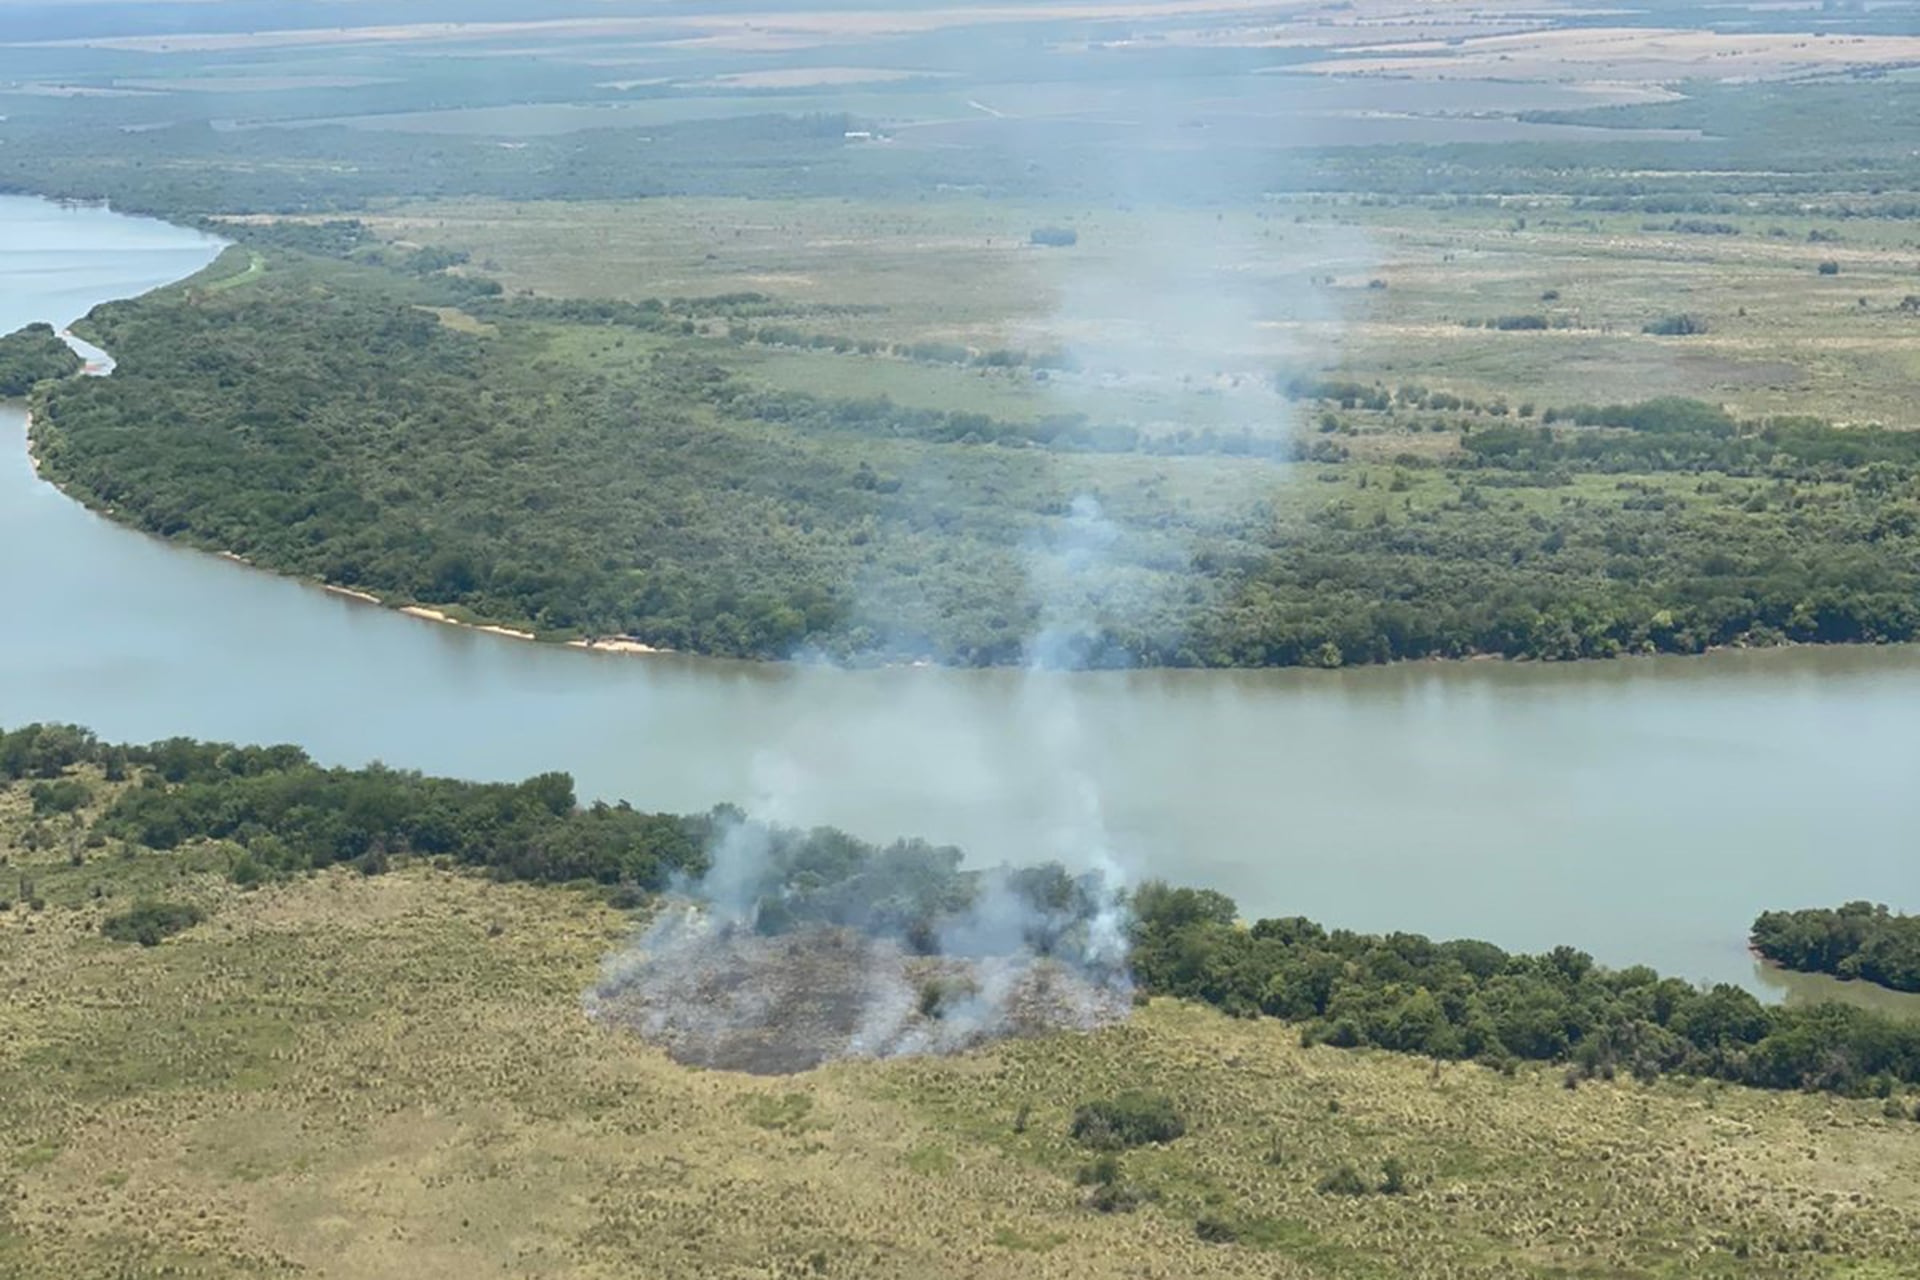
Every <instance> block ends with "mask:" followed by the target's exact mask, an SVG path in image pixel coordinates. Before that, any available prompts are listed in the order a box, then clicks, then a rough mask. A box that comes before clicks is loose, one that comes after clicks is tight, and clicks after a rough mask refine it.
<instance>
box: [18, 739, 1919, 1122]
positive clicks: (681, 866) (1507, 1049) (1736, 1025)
mask: <svg viewBox="0 0 1920 1280" xmlns="http://www.w3.org/2000/svg"><path fill="white" fill-rule="evenodd" d="M80 765H86V766H90V767H91V768H92V769H93V770H97V771H98V772H99V774H100V776H102V777H104V778H105V779H106V780H107V783H108V784H109V785H116V791H117V793H116V794H115V795H113V796H112V797H111V798H110V799H107V800H105V801H104V802H103V804H102V805H101V806H100V810H99V812H98V814H97V816H96V817H94V818H93V819H92V826H93V830H94V832H95V833H96V834H98V835H99V836H101V837H103V839H106V840H120V841H125V842H128V843H131V844H136V845H141V846H145V847H149V848H153V849H157V850H169V849H175V848H180V847H183V846H185V845H187V844H189V843H190V842H197V841H214V842H218V844H219V845H220V846H223V847H224V848H225V849H226V851H227V861H226V868H227V874H228V875H229V876H230V877H231V878H232V879H234V880H235V881H237V882H240V883H242V884H252V883H256V882H258V881H260V880H262V879H266V878H269V877H275V876H289V875H296V874H300V873H302V872H304V871H307V870H310V869H314V868H320V867H325V866H329V865H333V864H336V863H351V864H352V865H354V866H356V867H358V868H359V869H360V870H361V871H363V872H365V873H366V874H369V875H375V874H379V873H381V872H383V871H385V870H387V869H388V867H389V865H390V863H391V861H392V860H393V859H397V858H402V857H407V856H436V857H446V858H449V859H451V860H453V861H455V862H457V863H459V864H462V865H465V866H469V867H472V868H475V869H476V870H480V871H484V872H486V873H488V874H491V875H494V876H497V877H501V878H509V879H527V880H535V881H545V882H561V883H575V884H583V885H587V886H598V888H599V891H601V892H610V893H611V894H612V895H613V896H614V899H615V900H616V901H618V902H620V903H621V904H622V905H626V906H639V905H642V904H643V903H644V902H645V900H646V896H647V895H648V894H650V893H652V892H654V891H658V890H660V889H663V888H665V887H667V886H668V884H669V883H670V882H672V880H673V878H674V876H675V874H676V873H685V874H687V875H689V876H694V875H698V874H699V873H700V872H701V871H703V870H704V869H705V868H706V866H707V864H708V859H709V856H710V855H711V854H712V852H713V850H714V848H715V845H716V842H717V841H720V840H723V839H728V838H735V837H738V836H739V835H740V834H741V833H742V832H745V833H746V834H748V835H750V836H751V837H752V838H753V839H754V840H755V841H756V845H755V859H756V861H755V864H754V865H755V866H756V867H757V868H758V870H757V871H756V873H755V875H753V876H750V877H746V878H745V879H743V880H742V881H741V884H740V886H737V887H740V888H742V889H743V890H744V891H745V892H746V893H747V895H748V898H749V900H750V901H751V904H752V906H753V910H752V911H751V913H750V918H751V919H752V920H753V921H754V925H755V927H756V928H757V929H759V930H760V931H761V932H763V933H769V934H777V933H782V932H787V931H790V930H793V929H796V928H800V927H803V926H805V925H809V924H818V923H826V924H833V925H840V926H846V927H852V928H858V929H862V930H865V931H868V932H870V933H873V934H876V935H885V936H890V937H896V938H898V939H900V940H901V941H903V942H904V943H906V944H908V945H911V946H914V947H916V948H919V949H923V950H924V949H927V948H929V947H931V946H933V945H935V943H934V941H933V940H934V939H936V938H938V937H939V936H940V925H941V923H942V921H943V920H945V919H947V918H949V917H951V916H952V915H953V914H954V913H956V912H959V911H963V910H964V909H965V908H966V907H967V905H968V904H969V903H970V902H971V901H973V899H974V898H975V896H976V895H977V894H979V893H980V892H982V886H983V884H984V883H985V882H984V880H983V875H984V873H982V872H980V871H975V870H967V869H963V867H962V857H961V855H960V853H959V852H958V851H957V850H953V849H950V848H941V847H935V846H931V845H927V844H924V843H921V842H917V841H899V842H895V843H893V844H891V845H886V846H881V845H876V844H873V843H870V842H867V841H863V840H860V839H857V838H855V837H853V836H850V835H848V834H846V833H844V832H840V831H835V830H831V829H826V828H819V829H814V830H811V831H800V830H793V829H784V828H777V827H765V826H760V825H757V824H751V823H750V822H749V821H748V820H747V819H746V818H745V816H744V815H742V814H740V813H738V812H737V811H734V810H730V809H720V810H716V811H715V812H714V813H711V814H706V815H696V816H690V817H687V816H675V815H669V814H647V813H642V812H639V811H637V810H634V809H632V808H630V807H629V806H627V805H625V804H619V805H613V806H608V805H604V804H595V805H591V806H587V807H581V806H579V805H578V804H577V803H576V800H575V797H574V791H573V783H572V780H571V779H570V778H569V777H567V776H566V775H565V774H558V773H554V774H543V775H540V776H538V777H535V778H531V779H528V780H527V781H525V782H523V783H519V784H478V783H467V782H457V781H452V780H449V779H443V778H428V777H422V776H421V775H419V774H414V773H405V772H399V771H395V770H391V769H385V768H380V767H377V766H376V767H371V768H366V769H326V768H321V767H319V766H318V765H316V764H314V763H313V762H312V761H311V760H310V759H308V758H307V756H306V755H305V754H304V753H303V752H301V751H300V750H299V749H297V748H294V747H236V746H230V745H225V744H219V743H203V742H195V741H190V740H186V739H172V740H168V741H164V742H157V743H154V744H152V745H150V746H142V747H122V746H113V745H109V744H104V743H101V742H100V741H98V740H97V739H96V738H95V737H94V736H93V735H91V734H89V733H87V732H85V731H84V730H80V729H75V728H72V727H68V726H57V725H55V726H43V725H30V726H27V727H25V728H22V729H17V730H14V731H12V732H10V733H4V734H0V779H6V780H14V781H19V780H26V781H30V782H33V783H34V784H35V785H36V786H51V785H53V784H56V783H60V782H66V783H70V784H76V785H80V786H82V787H84V785H85V784H84V783H83V782H81V780H80V777H79V775H78V773H77V771H76V768H75V767H76V766H80ZM48 820H49V821H52V820H54V819H53V818H51V817H50V818H49V819H48ZM995 874H996V876H997V877H998V878H997V879H996V881H995V884H996V886H997V887H998V888H1001V889H1006V890H1008V891H1010V892H1012V893H1014V894H1016V895H1018V897H1020V898H1021V899H1022V900H1023V901H1025V902H1027V903H1028V904H1030V905H1033V906H1036V907H1039V908H1042V911H1041V912H1040V913H1036V914H1035V915H1034V917H1033V918H1036V919H1043V920H1046V921H1049V922H1050V924H1049V927H1048V928H1046V929H1045V930H1043V931H1041V932H1040V933H1037V934H1035V933H1031V932H1030V933H1029V934H1028V936H1026V937H1025V938H1024V942H1025V943H1026V944H1027V945H1030V946H1036V947H1039V948H1041V949H1043V950H1048V951H1064V950H1067V949H1070V948H1071V947H1072V946H1073V945H1074V939H1075V931H1076V930H1077V929H1082V928H1084V925H1085V922H1086V921H1087V920H1088V919H1090V918H1091V916H1092V915H1093V914H1094V913H1095V912H1096V911H1098V910H1099V909H1100V905H1101V903H1102V902H1103V901H1107V900H1110V898H1111V892H1110V890H1109V889H1108V888H1106V887H1103V886H1102V885H1101V884H1100V882H1099V881H1098V879H1097V878H1094V877H1088V876H1074V875H1070V874H1068V873H1067V872H1066V871H1065V870H1063V869H1062V868H1060V867H1058V866H1042V867H1035V868H1026V869H1017V870H1010V871H1009V870H1002V871H999V872H997V873H995ZM1128 901H1129V903H1130V911H1131V917H1132V924H1131V947H1132V951H1131V965H1132V969H1133V973H1134V977H1135V980H1136V981H1137V982H1138V983H1139V984H1140V986H1141V987H1142V988H1143V989H1144V990H1146V991H1149V992H1153V993H1158V994H1164V995H1171V996H1177V997H1180V998H1182V999H1191V1000H1200V1001H1204V1002H1206V1003H1208V1004H1210V1005H1214V1006H1217V1007H1218V1008H1220V1009H1222V1010H1224V1011H1226V1012H1228V1013H1230V1014H1234V1015H1236V1016H1243V1017H1253V1016H1261V1015H1264V1016H1271V1017H1277V1018H1283V1019H1286V1020H1288V1021H1290V1022H1294V1023H1297V1024H1299V1025H1300V1027H1301V1030H1302V1034H1303V1036H1305V1037H1307V1038H1309V1039H1311V1040H1314V1041H1318V1042H1322V1043H1326V1044H1331V1045H1335V1046H1341V1047H1364V1046H1373V1047H1378V1048H1382V1049H1389V1050H1393V1051H1396V1052H1404V1053H1418V1054H1425V1055H1428V1056H1432V1057H1437V1058H1451V1059H1477V1060H1480V1061H1482V1062H1485V1063H1488V1064H1489V1065H1492V1066H1496V1067H1497V1066H1501V1065H1503V1064H1508V1063H1512V1062H1517V1061H1520V1060H1534V1061H1547V1062H1564V1063H1567V1064H1569V1067H1570V1074H1569V1077H1568V1079H1569V1084H1570V1085H1571V1084H1576V1083H1577V1082H1578V1080H1579V1078H1581V1077H1582V1076H1587V1075H1596V1076H1611V1075H1613V1074H1614V1073H1616V1072H1630V1073H1632V1074H1633V1075H1635V1076H1638V1077H1641V1078H1653V1077H1655V1076H1658V1075H1661V1074H1663V1073H1667V1072H1679V1073H1683V1074H1687V1075H1695V1076H1712V1077H1717V1078H1721V1079H1727V1080H1733V1081H1737V1082H1740V1083H1743V1084H1751V1085H1757V1086H1761V1087H1765V1088H1782V1089H1788V1088H1792V1089H1797V1088H1814V1089H1829V1090H1836V1091H1840V1092H1845V1093H1855V1094H1857V1093H1868V1092H1883V1093H1884V1092H1887V1091H1889V1090H1891V1089H1892V1088H1893V1087H1894V1086H1895V1085H1896V1084H1909V1085H1911V1084H1920V1022H1913V1021H1902V1020H1899V1019H1895V1018H1890V1017H1887V1016H1885V1015H1880V1014H1876V1013H1872V1012H1868V1011H1866V1010H1862V1009H1858V1008H1854V1007H1852V1006H1847V1005H1840V1004H1821V1005H1814V1006H1805V1007H1779V1006H1768V1005H1763V1004H1761V1003H1760V1002H1759V1001H1758V1000H1757V999H1755V998H1754V997H1753V996H1752V995H1751V994H1749V993H1748V992H1746V991H1743V990H1740V989H1739V988H1737V987H1732V986H1728V985H1720V986H1716V987H1713V988H1712V989H1710V990H1702V989H1700V988H1698V987H1695V986H1694V985H1692V984H1690V983H1687V982H1685V981H1682V980H1680V979H1677V978H1663V977H1661V976H1660V975H1659V974H1657V973H1655V972H1654V971H1653V970H1651V969H1648V968H1645V967H1642V966H1636V967H1633V968H1627V969H1620V970H1611V969H1607V968H1605V967H1603V966H1601V965H1598V964H1596V963H1595V962H1594V960H1593V958H1592V957H1591V956H1590V955H1587V954H1586V953H1584V952H1581V951H1577V950H1575V949H1573V948H1571V947H1557V948H1555V949H1554V950H1552V951H1550V952H1548V953H1546V954H1544V955H1520V954H1512V953H1509V952H1507V951H1504V950H1502V949H1501V948H1499V947H1497V946H1494V945H1492V944H1491V943H1486V942H1479V941H1472V940H1461V941H1453V942H1435V941H1432V940H1430V939H1428V938H1425V937H1422V936H1420V935H1417V934H1402V933H1395V934H1388V935H1384V936H1380V935H1369V934H1359V933H1352V932H1349V931H1346V930H1341V929H1333V930H1329V929H1326V928H1324V927H1323V926H1321V925H1319V924H1316V923H1314V922H1313V921H1310V920H1305V919H1298V918H1289V919H1274V920H1260V921H1256V922H1254V923H1253V924H1252V925H1251V926H1247V925H1245V924H1243V923H1241V922H1240V921H1239V920H1238V910H1237V908H1236V907H1235V905H1234V903H1233V902H1232V900H1231V899H1229V898H1227V897H1225V896H1224V895H1222V894H1219V893H1216V892H1213V891H1211V890H1204V889H1190V888H1175V887H1172V886H1169V885H1165V884H1161V883H1147V884H1142V885H1139V886H1137V887H1136V888H1134V889H1133V890H1132V891H1131V894H1130V896H1129V899H1128ZM1845 911H1846V913H1847V914H1849V915H1860V916H1863V917H1864V918H1865V919H1866V920H1867V921H1868V922H1869V925H1871V923H1872V921H1873V918H1874V913H1873V911H1872V910H1871V909H1868V910H1866V911H1865V912H1857V911H1855V910H1854V909H1853V908H1847V909H1845ZM113 919H114V921H115V923H114V924H113V926H112V928H113V930H114V931H116V932H117V933H118V934H123V935H125V936H126V937H127V938H128V939H130V940H133V941H147V940H149V939H151V940H154V941H157V940H158V938H159V937H161V936H164V935H165V934H166V933H167V932H171V931H177V930H179V929H185V928H189V927H191V926H192V924H193V923H194V922H195V919H196V917H194V916H193V915H192V913H191V912H188V911H183V910H170V909H162V905H161V904H153V907H152V909H150V910H147V911H144V912H137V913H128V914H126V915H124V916H116V917H114V918H113ZM1893 919H1894V920H1899V919H1900V918H1898V917H1895V918H1893ZM1789 923H1791V922H1789ZM1818 924H1819V921H1815V922H1814V926H1815V927H1817V925H1818ZM1761 925H1762V926H1765V927H1766V930H1767V931H1768V932H1770V933H1771V932H1779V931H1780V929H1781V928H1783V927H1784V926H1776V924H1774V923H1772V922H1770V918H1769V917H1762V920H1761ZM1894 927H1901V928H1905V927H1906V926H1904V925H1900V926H1894ZM1906 931H1907V935H1908V938H1909V940H1910V938H1911V929H1910V928H1907V930H1906ZM1760 932H1761V929H1760V928H1759V927H1758V926H1757V928H1756V936H1759V934H1760ZM1864 932H1867V933H1871V932H1872V929H1871V928H1870V927H1869V928H1868V929H1866V930H1865V931H1864Z"/></svg>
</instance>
